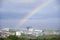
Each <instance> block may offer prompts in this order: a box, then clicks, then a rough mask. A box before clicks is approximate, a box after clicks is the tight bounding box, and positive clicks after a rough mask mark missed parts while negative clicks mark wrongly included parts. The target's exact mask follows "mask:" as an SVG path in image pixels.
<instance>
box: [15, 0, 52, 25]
mask: <svg viewBox="0 0 60 40" xmlns="http://www.w3.org/2000/svg"><path fill="white" fill-rule="evenodd" d="M52 1H53V0H46V1H45V2H43V3H42V4H40V5H39V6H37V7H36V8H35V9H34V10H32V11H31V12H29V14H28V15H27V16H25V17H24V18H23V19H20V21H19V22H18V24H17V25H16V26H21V25H23V24H24V23H25V22H26V21H27V20H28V19H29V18H30V17H31V16H32V15H34V14H35V13H37V12H38V10H40V9H42V8H43V7H45V6H46V5H48V4H49V3H51V2H52Z"/></svg>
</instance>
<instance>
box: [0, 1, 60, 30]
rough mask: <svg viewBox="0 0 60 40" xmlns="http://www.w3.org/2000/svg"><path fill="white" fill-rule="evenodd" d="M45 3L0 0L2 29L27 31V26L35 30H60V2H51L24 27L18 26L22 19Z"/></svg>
mask: <svg viewBox="0 0 60 40" xmlns="http://www.w3.org/2000/svg"><path fill="white" fill-rule="evenodd" d="M45 1H46V0H0V28H15V29H25V28H26V27H27V26H31V27H33V28H35V29H36V28H37V29H51V30H59V29H60V11H59V10H60V9H59V8H60V3H59V1H60V0H53V1H51V2H50V3H48V4H47V5H45V6H44V7H42V8H41V9H39V10H38V11H37V12H36V13H35V14H34V15H32V16H30V17H29V18H28V19H27V20H26V21H25V22H24V23H23V24H22V25H18V24H20V21H21V19H23V18H24V17H26V16H27V15H28V14H29V13H30V12H31V11H32V10H34V9H35V8H36V7H37V6H39V5H41V4H42V3H43V2H45ZM16 25H17V26H16Z"/></svg>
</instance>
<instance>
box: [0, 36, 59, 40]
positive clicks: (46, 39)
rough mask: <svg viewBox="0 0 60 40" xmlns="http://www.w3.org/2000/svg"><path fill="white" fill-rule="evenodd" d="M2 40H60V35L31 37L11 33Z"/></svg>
mask: <svg viewBox="0 0 60 40" xmlns="http://www.w3.org/2000/svg"><path fill="white" fill-rule="evenodd" d="M0 40H60V35H43V36H38V37H34V36H33V37H29V36H20V37H18V36H16V35H10V36H8V37H6V38H0Z"/></svg>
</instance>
